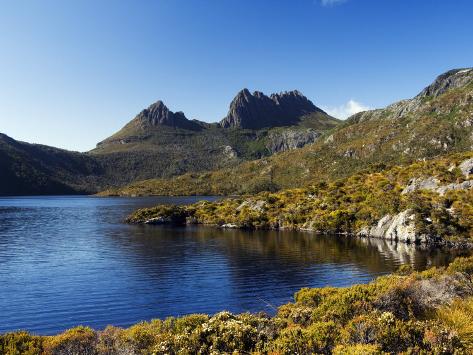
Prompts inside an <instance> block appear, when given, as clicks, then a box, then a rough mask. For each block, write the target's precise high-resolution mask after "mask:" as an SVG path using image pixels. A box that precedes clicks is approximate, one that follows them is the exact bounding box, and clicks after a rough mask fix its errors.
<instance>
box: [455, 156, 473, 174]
mask: <svg viewBox="0 0 473 355" xmlns="http://www.w3.org/2000/svg"><path fill="white" fill-rule="evenodd" d="M458 167H459V168H460V170H461V172H462V173H463V175H465V176H466V177H468V176H469V175H471V174H473V158H470V159H467V160H464V161H463V162H461V164H460V165H459V166H458Z"/></svg>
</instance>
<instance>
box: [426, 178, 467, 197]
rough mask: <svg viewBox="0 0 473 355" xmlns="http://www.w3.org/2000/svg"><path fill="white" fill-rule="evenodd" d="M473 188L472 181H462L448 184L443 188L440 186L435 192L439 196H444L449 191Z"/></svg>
mask: <svg viewBox="0 0 473 355" xmlns="http://www.w3.org/2000/svg"><path fill="white" fill-rule="evenodd" d="M471 188H473V180H467V181H463V182H461V183H458V184H448V185H445V186H440V187H438V188H437V189H435V191H437V192H438V193H439V194H440V195H444V194H445V193H446V192H447V191H449V190H469V189H471Z"/></svg>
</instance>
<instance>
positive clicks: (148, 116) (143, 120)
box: [132, 100, 202, 130]
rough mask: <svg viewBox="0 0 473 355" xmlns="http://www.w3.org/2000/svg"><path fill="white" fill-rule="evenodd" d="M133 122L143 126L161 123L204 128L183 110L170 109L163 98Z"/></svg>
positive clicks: (193, 128)
mask: <svg viewBox="0 0 473 355" xmlns="http://www.w3.org/2000/svg"><path fill="white" fill-rule="evenodd" d="M132 122H134V123H137V124H139V125H140V126H141V127H143V128H146V127H149V126H160V125H165V126H170V127H176V128H184V129H191V130H199V129H201V128H202V127H201V125H199V124H198V123H197V122H195V121H191V120H188V119H187V118H186V116H185V115H184V113H183V112H176V113H174V112H172V111H170V110H169V109H168V108H167V107H166V105H165V104H164V103H163V102H162V101H161V100H160V101H157V102H155V103H154V104H152V105H151V106H149V107H148V108H147V109H144V110H143V111H141V112H140V113H139V114H138V115H137V116H136V117H135V118H134V119H133V121H132Z"/></svg>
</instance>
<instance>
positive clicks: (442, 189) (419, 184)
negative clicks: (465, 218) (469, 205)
mask: <svg viewBox="0 0 473 355" xmlns="http://www.w3.org/2000/svg"><path fill="white" fill-rule="evenodd" d="M470 160H471V161H472V163H473V159H468V160H465V162H463V163H466V162H468V161H470ZM463 163H462V164H463ZM466 165H467V164H466ZM466 165H464V166H463V167H464V168H465V167H466ZM460 169H461V170H462V171H463V170H464V169H462V168H461V165H460ZM465 176H469V174H465ZM471 188H473V180H467V181H463V182H461V183H452V184H447V185H440V181H439V180H438V179H437V178H435V177H433V176H430V177H427V178H415V179H412V180H411V181H409V185H407V186H406V187H405V188H404V190H402V194H403V195H405V194H409V193H412V192H414V191H417V190H430V191H435V192H436V193H438V194H440V195H444V194H445V193H446V192H447V191H450V190H468V189H471Z"/></svg>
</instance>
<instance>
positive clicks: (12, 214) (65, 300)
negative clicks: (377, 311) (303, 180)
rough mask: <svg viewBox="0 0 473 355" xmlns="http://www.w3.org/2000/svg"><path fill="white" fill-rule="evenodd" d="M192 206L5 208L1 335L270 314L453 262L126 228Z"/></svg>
mask: <svg viewBox="0 0 473 355" xmlns="http://www.w3.org/2000/svg"><path fill="white" fill-rule="evenodd" d="M199 199H202V198H199V197H175V198H171V197H152V198H98V197H88V196H79V197H70V196H57V197H14V198H0V332H6V331H12V330H17V329H26V330H29V331H32V332H34V333H37V334H54V333H57V332H60V331H63V330H64V329H66V328H70V327H73V326H76V325H80V324H82V325H89V326H92V327H94V328H96V329H102V328H104V327H105V326H106V325H108V324H112V325H116V326H129V325H131V324H133V323H136V322H139V321H141V320H150V319H152V318H164V317H168V316H180V315H185V314H189V313H215V312H218V311H221V310H229V311H232V312H245V311H250V312H258V311H264V312H267V313H270V314H271V313H274V312H275V309H276V307H277V306H279V305H281V304H283V303H286V302H289V301H291V300H292V297H293V294H294V292H296V291H297V290H299V289H300V288H302V287H320V286H327V285H332V286H348V285H352V284H354V283H366V282H369V281H370V280H372V279H373V278H375V277H377V276H380V275H383V274H386V273H389V272H391V271H393V270H395V269H397V268H398V266H399V265H400V264H402V263H409V264H411V265H413V266H414V267H415V268H416V269H425V268H427V267H430V266H433V265H437V266H438V265H444V264H446V263H448V262H449V261H450V260H451V259H452V258H453V256H452V255H451V254H449V253H446V252H443V251H441V250H430V251H427V250H419V249H416V248H414V247H411V246H407V245H403V244H392V243H388V242H385V241H382V240H367V239H350V238H346V237H337V236H318V235H314V234H310V233H303V232H289V231H285V232H276V231H271V232H270V231H254V232H251V231H238V230H220V229H217V228H211V227H198V226H193V227H164V226H130V225H126V224H124V223H123V220H124V218H125V217H126V216H127V215H128V214H129V213H130V212H132V211H133V210H134V209H136V208H140V207H148V206H152V205H155V204H159V203H176V204H182V203H191V202H195V201H197V200H199ZM205 199H208V200H212V199H213V198H205Z"/></svg>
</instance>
